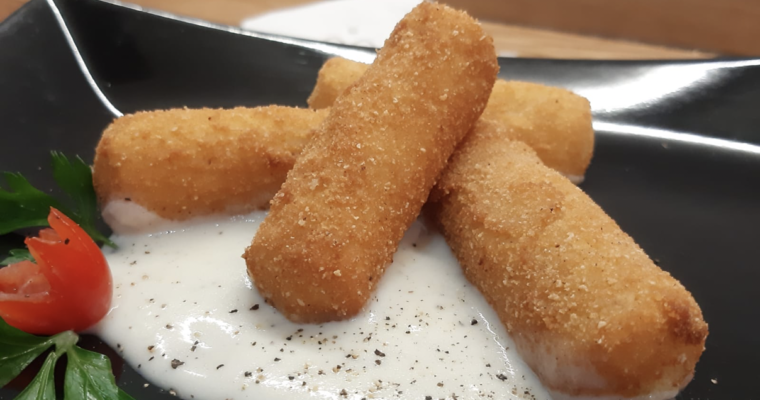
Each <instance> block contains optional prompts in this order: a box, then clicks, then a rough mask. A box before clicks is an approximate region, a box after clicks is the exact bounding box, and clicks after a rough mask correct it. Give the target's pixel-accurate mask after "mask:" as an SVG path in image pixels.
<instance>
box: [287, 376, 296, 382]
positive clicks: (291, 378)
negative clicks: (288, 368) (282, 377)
mask: <svg viewBox="0 0 760 400" xmlns="http://www.w3.org/2000/svg"><path fill="white" fill-rule="evenodd" d="M293 379H296V377H295V376H293V375H288V380H290V381H292V380H293Z"/></svg>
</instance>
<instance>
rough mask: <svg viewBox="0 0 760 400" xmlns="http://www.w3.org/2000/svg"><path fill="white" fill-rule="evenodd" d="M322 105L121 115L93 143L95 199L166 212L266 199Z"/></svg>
mask: <svg viewBox="0 0 760 400" xmlns="http://www.w3.org/2000/svg"><path fill="white" fill-rule="evenodd" d="M327 113H328V111H327V110H323V111H313V110H307V109H297V108H290V107H280V106H268V107H258V108H235V109H231V110H218V109H217V110H214V109H205V108H204V109H199V110H191V109H174V110H165V111H150V112H138V113H136V114H132V115H125V116H123V117H121V118H119V119H117V120H115V121H114V122H113V123H112V124H111V125H110V126H109V127H108V128H107V129H106V130H105V132H103V137H102V138H101V140H100V143H99V144H98V147H97V149H96V150H95V165H94V170H93V183H94V185H95V190H96V192H97V194H98V199H99V201H100V203H101V204H102V205H104V204H106V203H108V202H109V201H111V200H124V199H129V200H130V201H133V202H135V203H137V204H139V205H141V206H143V207H145V208H147V209H148V210H149V211H152V212H154V213H156V214H157V215H159V216H160V217H163V218H166V219H170V220H185V219H188V218H191V217H194V216H201V215H209V214H217V213H228V214H239V213H245V212H250V211H253V210H255V209H258V208H263V207H266V205H267V204H268V203H269V201H270V200H271V198H272V197H273V196H274V194H275V193H276V192H277V190H279V188H280V185H281V184H282V182H284V181H285V176H286V174H287V172H288V171H289V170H290V169H291V168H292V166H293V164H295V159H296V157H297V156H298V155H299V154H300V152H301V150H302V148H303V147H304V146H305V145H306V143H307V142H308V140H309V139H310V138H311V135H312V130H313V128H314V127H316V126H318V125H319V123H320V122H321V121H322V120H323V119H324V118H325V117H326V116H327Z"/></svg>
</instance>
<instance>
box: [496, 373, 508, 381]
mask: <svg viewBox="0 0 760 400" xmlns="http://www.w3.org/2000/svg"><path fill="white" fill-rule="evenodd" d="M496 377H497V378H499V380H500V381H506V380H507V376H506V375H504V374H499V375H496Z"/></svg>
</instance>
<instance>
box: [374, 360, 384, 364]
mask: <svg viewBox="0 0 760 400" xmlns="http://www.w3.org/2000/svg"><path fill="white" fill-rule="evenodd" d="M382 363H383V362H382V361H380V360H375V364H377V365H380V364H382Z"/></svg>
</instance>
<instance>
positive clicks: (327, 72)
mask: <svg viewBox="0 0 760 400" xmlns="http://www.w3.org/2000/svg"><path fill="white" fill-rule="evenodd" d="M367 68H369V64H364V63H360V62H356V61H351V60H347V59H345V58H342V57H333V58H331V59H329V60H327V61H325V63H324V65H322V68H320V69H319V74H318V75H317V84H316V85H314V90H313V91H312V92H311V95H310V96H309V98H308V99H307V100H306V102H307V103H308V104H309V108H313V109H315V110H319V109H322V108H327V107H330V106H332V105H333V103H334V102H335V99H337V98H338V96H340V95H341V94H342V93H343V91H345V90H346V88H348V87H349V86H351V84H352V83H354V82H356V80H358V79H359V78H360V77H361V76H362V74H363V73H364V72H365V71H366V70H367Z"/></svg>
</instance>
